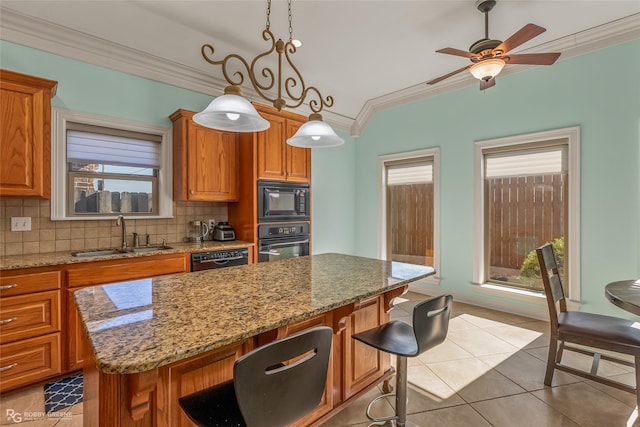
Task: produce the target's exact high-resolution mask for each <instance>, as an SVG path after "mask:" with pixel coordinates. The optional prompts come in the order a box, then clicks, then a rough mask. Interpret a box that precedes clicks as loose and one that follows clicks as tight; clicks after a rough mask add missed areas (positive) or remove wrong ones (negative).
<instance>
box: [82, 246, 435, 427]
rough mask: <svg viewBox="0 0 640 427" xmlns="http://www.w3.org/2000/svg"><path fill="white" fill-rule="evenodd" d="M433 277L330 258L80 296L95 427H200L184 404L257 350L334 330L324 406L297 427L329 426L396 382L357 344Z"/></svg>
mask: <svg viewBox="0 0 640 427" xmlns="http://www.w3.org/2000/svg"><path fill="white" fill-rule="evenodd" d="M433 273H434V270H433V269H432V268H430V267H424V266H416V265H410V264H403V263H396V262H388V261H380V260H374V259H369V258H361V257H354V256H347V255H340V254H322V255H314V256H308V257H300V258H294V259H288V260H283V261H279V262H273V263H259V264H253V265H246V266H238V267H231V268H226V269H220V270H207V271H201V272H196V273H185V274H175V275H170V276H163V277H157V278H153V279H145V280H138V281H132V282H122V283H116V284H110V285H102V286H94V287H91V288H85V289H81V290H79V291H77V292H76V293H75V298H76V302H77V305H78V309H79V311H80V314H81V317H82V321H83V324H84V327H85V332H86V338H87V340H88V342H89V344H90V345H87V346H85V347H86V348H88V349H89V351H90V352H91V354H87V357H85V360H87V362H86V363H85V366H84V369H83V371H84V375H85V380H84V381H85V396H84V405H85V408H84V410H83V413H84V425H85V426H97V425H101V426H107V425H109V426H113V425H120V426H151V425H158V426H182V425H185V426H188V425H191V424H190V422H189V421H188V419H187V418H186V416H184V414H182V412H181V410H180V408H179V405H178V403H177V399H178V398H179V397H180V396H183V395H187V394H190V393H193V392H195V391H198V390H200V389H203V388H206V387H209V386H212V385H215V384H217V383H220V382H223V381H226V380H228V379H230V378H232V369H233V362H234V361H235V360H236V359H237V358H238V357H239V356H241V355H242V354H244V353H246V352H248V351H251V350H252V349H254V348H256V347H257V346H260V345H264V344H266V343H268V342H270V341H273V340H275V339H279V338H283V337H285V336H288V335H291V334H294V333H297V332H299V331H301V330H304V329H307V328H311V327H315V326H319V325H327V326H330V327H332V328H333V331H334V340H333V354H332V358H331V363H330V366H329V375H328V378H327V387H326V390H325V396H324V397H323V400H322V402H321V403H320V405H319V406H318V408H317V409H316V410H315V411H314V412H313V413H311V414H309V416H307V417H305V418H304V419H303V420H301V421H300V423H298V424H296V425H312V424H314V423H319V422H322V421H323V420H326V419H327V418H329V417H330V416H331V415H332V414H334V413H336V412H337V411H339V410H340V409H341V408H342V407H343V406H344V405H346V404H347V403H349V402H350V401H351V400H353V399H355V398H357V397H358V396H359V395H360V394H361V393H363V392H365V391H366V390H367V389H368V388H370V387H372V386H373V385H375V384H377V383H378V382H379V381H380V380H381V379H383V378H385V377H386V376H388V375H390V374H391V372H392V370H391V368H390V363H389V356H388V355H385V354H383V353H380V352H378V351H376V350H373V349H371V348H369V347H367V346H364V345H362V344H360V343H356V342H353V340H352V339H351V335H352V334H354V333H357V332H359V331H362V330H366V329H369V328H372V327H375V326H377V325H379V324H382V323H385V322H387V321H388V319H389V315H388V312H389V310H390V309H391V307H392V300H393V299H394V298H395V297H397V296H399V295H401V294H402V293H404V292H405V291H406V288H407V286H408V283H410V282H412V281H415V280H418V279H421V278H424V277H427V276H429V275H432V274H433ZM115 420H119V421H115Z"/></svg>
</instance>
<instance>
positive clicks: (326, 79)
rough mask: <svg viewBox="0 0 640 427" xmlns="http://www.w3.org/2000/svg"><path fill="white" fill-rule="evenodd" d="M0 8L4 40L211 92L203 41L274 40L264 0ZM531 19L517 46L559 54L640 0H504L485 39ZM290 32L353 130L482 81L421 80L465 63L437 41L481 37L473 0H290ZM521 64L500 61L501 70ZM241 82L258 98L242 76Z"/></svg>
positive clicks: (52, 1) (248, 47) (628, 23)
mask: <svg viewBox="0 0 640 427" xmlns="http://www.w3.org/2000/svg"><path fill="white" fill-rule="evenodd" d="M0 6H1V12H2V16H1V18H0V19H1V20H0V28H1V29H2V32H0V36H1V37H2V39H5V40H9V41H12V42H16V43H19V44H24V45H27V46H31V47H36V48H39V49H42V50H46V51H51V52H53V53H57V54H63V55H66V56H70V57H74V58H76V59H82V60H86V61H88V62H92V63H96V64H98V65H103V66H107V67H111V68H114V69H118V70H121V71H127V72H132V73H134V74H137V75H141V76H144V77H148V78H153V79H155V80H159V81H164V82H167V83H171V84H177V85H179V86H183V87H186V88H188V89H193V90H200V91H203V92H205V93H210V94H212V95H219V94H220V93H221V89H222V88H223V87H224V86H225V85H226V84H225V82H224V81H223V80H222V73H221V68H220V67H219V66H213V65H211V64H208V63H207V62H205V61H204V59H203V58H202V56H201V54H200V47H201V46H202V45H203V44H204V43H209V44H212V45H213V46H214V47H215V48H216V56H217V58H218V59H222V58H223V57H224V56H225V55H227V54H230V53H239V54H241V55H242V56H244V57H245V58H246V59H247V60H249V61H250V60H251V59H253V57H254V56H256V55H257V54H259V53H261V52H263V51H265V50H267V49H268V48H269V47H270V43H268V42H265V41H264V40H262V38H261V32H262V30H263V29H264V26H265V16H266V1H248V0H236V1H212V0H208V1H188V0H173V1H166V0H165V1H154V0H128V1H126V0H109V1H100V0H84V1H78V0H73V1H69V0H65V1H58V0H48V1H31V0H19V1H14V0H2V1H1V2H0ZM34 18H35V19H34ZM623 18H624V19H623ZM614 21H616V22H614ZM529 22H531V23H535V24H537V25H540V26H542V27H545V28H546V29H547V31H546V32H545V33H543V34H542V35H540V36H538V37H536V38H534V39H533V40H531V41H529V42H528V43H526V44H524V45H523V46H521V47H519V48H517V49H516V50H515V51H514V52H522V51H525V50H526V51H527V52H546V51H562V52H563V56H561V57H560V60H562V59H563V58H566V57H568V56H572V55H575V54H579V53H584V52H585V51H588V50H592V49H594V48H600V47H602V46H603V45H605V46H606V45H611V44H614V43H619V42H621V41H625V40H629V39H633V38H638V37H640V1H639V0H632V1H614V0H606V1H596V0H582V1H578V0H554V1H540V0H536V1H524V0H499V1H498V3H497V5H496V7H495V8H494V10H493V11H492V12H491V13H490V16H489V37H490V38H494V39H501V40H504V39H506V38H507V37H509V36H510V35H511V34H513V33H514V32H516V31H517V30H518V29H520V28H521V27H522V26H524V25H525V24H527V23H529ZM608 23H611V24H608ZM603 24H608V25H605V26H602V25H603ZM70 30H71V31H70ZM271 30H272V31H273V33H274V34H275V36H276V37H277V38H282V39H284V40H287V39H288V37H289V34H288V23H287V5H286V1H283V0H273V4H272V7H271ZM587 30H589V31H587ZM293 35H294V37H295V38H298V39H300V40H302V42H303V46H302V47H301V48H300V49H299V50H298V51H297V52H296V53H295V54H294V55H293V57H292V58H293V61H294V63H295V64H296V66H297V67H298V68H299V70H300V72H301V74H302V76H303V78H304V80H305V83H306V84H307V85H310V86H316V87H317V88H318V89H319V90H320V91H321V92H322V94H323V95H324V96H327V95H332V96H333V97H334V99H335V104H334V106H333V107H332V108H330V109H328V110H329V111H325V112H323V114H324V115H325V118H326V119H327V121H329V122H330V123H332V124H334V125H335V126H337V127H341V128H343V129H347V130H349V129H350V130H351V133H352V134H353V135H358V134H359V132H360V130H361V129H362V127H363V126H364V125H365V123H366V121H367V120H368V118H369V117H370V116H371V115H372V114H373V113H374V112H375V111H378V110H380V109H382V108H387V107H389V106H393V105H399V104H401V103H404V102H408V101H412V100H415V99H419V98H424V97H427V96H432V95H434V94H438V93H442V91H446V90H451V89H455V88H458V87H462V86H466V85H471V84H474V85H475V84H477V81H475V80H473V78H472V77H471V76H470V75H468V73H461V74H460V75H458V76H456V77H455V78H452V79H449V80H445V81H443V82H442V83H440V84H438V85H435V86H427V85H425V84H424V82H426V81H428V80H431V79H433V78H435V77H438V76H440V75H442V74H445V73H447V72H450V71H453V70H454V69H457V68H460V67H462V66H464V65H467V64H468V62H467V61H468V60H467V59H466V58H462V57H456V56H450V55H443V54H438V53H436V52H435V51H436V50H437V49H440V48H443V47H454V48H458V49H462V50H467V49H468V48H469V46H470V45H471V44H472V43H473V42H475V41H476V40H478V39H481V38H483V37H484V16H483V15H482V14H481V13H480V12H478V10H477V9H476V7H475V0H464V1H462V0H448V1H419V0H414V1H397V0H388V1H364V0H361V1H311V0H294V2H293ZM581 36H582V37H581ZM603 39H606V40H607V41H606V42H604V43H603V42H602V41H601V40H603ZM598 40H600V43H598ZM581 44H584V45H588V46H587V48H585V49H582V50H581V49H580V45H581ZM551 49H553V50H551ZM525 68H526V67H524V66H518V65H507V67H506V68H505V71H503V73H505V74H508V73H509V72H514V71H517V69H521V70H522V69H525ZM497 80H498V84H499V80H500V79H499V78H498V79H497ZM244 90H245V94H247V95H248V97H250V98H253V99H256V100H258V99H259V98H258V97H256V96H255V94H254V93H252V92H251V90H250V89H249V88H248V83H245V85H244ZM489 90H491V89H489Z"/></svg>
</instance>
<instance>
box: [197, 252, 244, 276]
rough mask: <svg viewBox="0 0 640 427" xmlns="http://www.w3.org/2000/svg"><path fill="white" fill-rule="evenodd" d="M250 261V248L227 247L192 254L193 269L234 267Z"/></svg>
mask: <svg viewBox="0 0 640 427" xmlns="http://www.w3.org/2000/svg"><path fill="white" fill-rule="evenodd" d="M248 263H249V250H248V249H247V248H244V249H225V250H220V251H210V252H196V253H193V254H191V271H202V270H210V269H212V268H224V267H232V266H234V265H244V264H248Z"/></svg>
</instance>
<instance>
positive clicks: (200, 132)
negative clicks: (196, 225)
mask: <svg viewBox="0 0 640 427" xmlns="http://www.w3.org/2000/svg"><path fill="white" fill-rule="evenodd" d="M194 114H195V113H194V112H193V111H187V110H177V111H176V112H175V113H173V114H172V115H171V116H170V117H171V121H172V122H173V182H174V185H173V194H174V198H175V200H183V201H184V200H194V201H217V202H233V201H237V200H238V186H239V179H238V161H239V159H238V156H239V154H238V134H237V133H232V132H222V131H218V130H214V129H209V128H206V127H203V126H200V125H198V124H196V123H195V122H194V121H193V115H194Z"/></svg>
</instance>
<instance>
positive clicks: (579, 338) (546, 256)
mask: <svg viewBox="0 0 640 427" xmlns="http://www.w3.org/2000/svg"><path fill="white" fill-rule="evenodd" d="M536 254H537V255H538V262H539V263H540V272H541V275H542V283H543V284H544V292H545V294H546V297H547V305H548V307H549V321H550V325H551V338H550V341H549V355H548V357H547V371H546V374H545V377H544V384H545V385H547V386H551V381H552V380H553V373H554V370H555V369H558V370H560V371H564V372H568V373H570V374H573V375H577V376H580V377H583V378H588V379H590V380H592V381H596V382H599V383H602V384H606V385H608V386H611V387H615V388H618V389H621V390H625V391H628V392H630V393H635V394H636V404H638V407H639V408H640V393H638V384H640V328H639V327H638V326H636V325H635V322H633V321H631V320H626V319H620V318H617V317H612V316H606V315H602V314H593V313H584V312H581V311H568V310H567V302H566V298H565V294H564V289H563V287H562V281H561V279H560V274H559V273H558V265H557V263H556V258H555V255H554V253H553V247H552V246H551V244H550V243H548V244H545V245H543V246H541V247H539V248H537V249H536ZM567 343H572V344H577V345H578V346H579V347H576V346H573V345H567ZM585 346H586V347H590V348H591V349H589V348H585ZM594 348H595V349H599V350H604V351H607V352H616V353H623V354H628V355H631V356H633V357H634V362H631V361H629V360H625V359H622V358H621V357H619V356H615V355H612V354H610V353H608V354H604V353H601V352H597V351H595V350H593V349H594ZM564 350H569V351H574V352H577V353H581V354H586V355H589V356H591V357H593V359H592V363H591V369H590V371H589V372H587V371H583V370H580V369H577V368H574V367H571V366H567V365H565V364H563V363H562V353H563V351H564ZM600 360H609V361H612V362H616V363H620V364H623V365H627V366H634V367H635V377H636V386H635V387H633V386H630V385H628V384H624V383H622V382H619V381H615V380H612V379H610V378H606V377H603V376H601V375H598V365H599V363H600Z"/></svg>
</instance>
